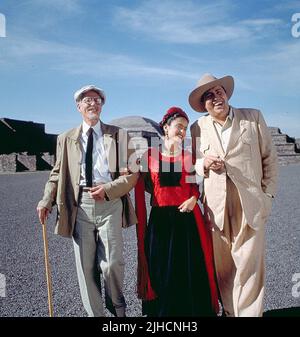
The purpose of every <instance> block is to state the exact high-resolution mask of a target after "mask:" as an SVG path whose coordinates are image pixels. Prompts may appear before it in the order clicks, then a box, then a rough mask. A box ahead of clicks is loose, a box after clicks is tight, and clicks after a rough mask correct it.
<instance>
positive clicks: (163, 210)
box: [143, 206, 215, 317]
mask: <svg viewBox="0 0 300 337" xmlns="http://www.w3.org/2000/svg"><path fill="white" fill-rule="evenodd" d="M145 253H146V257H147V262H148V268H149V275H150V280H151V285H152V287H153V289H154V291H155V293H156V294H157V298H156V299H155V300H153V301H143V314H145V315H148V316H155V317H172V316H173V317H175V316H194V317H195V316H198V317H200V316H214V315H215V313H214V311H213V309H212V304H211V295H210V288H209V281H208V276H207V272H206V267H205V261H204V256H203V252H202V247H201V243H200V239H199V234H198V229H197V224H196V220H195V217H194V214H193V212H191V213H182V212H180V211H179V210H178V208H177V206H166V207H152V209H151V213H150V218H149V222H148V227H147V231H146V237H145Z"/></svg>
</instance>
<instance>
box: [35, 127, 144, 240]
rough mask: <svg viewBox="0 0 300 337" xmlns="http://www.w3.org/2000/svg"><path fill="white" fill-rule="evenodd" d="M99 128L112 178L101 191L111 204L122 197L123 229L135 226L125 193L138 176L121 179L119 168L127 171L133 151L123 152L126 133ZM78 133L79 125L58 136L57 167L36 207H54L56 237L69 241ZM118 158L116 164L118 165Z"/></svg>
mask: <svg viewBox="0 0 300 337" xmlns="http://www.w3.org/2000/svg"><path fill="white" fill-rule="evenodd" d="M100 124H101V130H102V134H103V139H104V148H105V151H106V155H107V158H108V166H109V170H110V173H111V177H112V182H108V183H106V184H104V185H103V187H104V189H105V193H106V195H107V196H108V198H109V199H110V200H113V199H117V198H120V197H122V201H123V223H122V226H123V227H128V226H130V225H133V224H135V223H137V218H136V215H135V212H134V208H133V205H132V203H131V200H130V197H129V195H128V192H129V191H130V190H131V189H132V188H133V187H134V185H135V184H136V182H137V179H138V173H133V174H129V175H123V176H120V174H119V168H123V167H125V168H127V167H128V163H127V160H128V158H131V159H132V158H133V157H134V155H133V150H130V149H128V148H126V149H125V151H124V148H122V146H127V144H128V138H127V133H126V131H124V130H122V129H120V128H118V127H116V126H113V125H107V124H104V123H102V122H101V123H100ZM81 130H82V126H81V125H80V126H79V127H77V128H74V129H72V130H69V131H67V132H65V133H63V134H61V135H59V136H58V138H57V152H56V158H57V159H56V163H55V166H54V168H53V170H52V171H51V173H50V177H49V180H48V181H47V183H46V186H45V190H44V196H43V199H42V200H41V201H40V202H39V204H38V206H40V207H46V208H48V209H49V210H50V211H51V210H52V206H53V205H55V204H56V205H57V221H56V227H55V233H56V234H59V235H62V236H65V237H72V233H73V229H74V224H75V220H76V214H77V207H78V198H79V181H80V165H81V157H82V150H81V142H80V134H81ZM119 131H120V132H119ZM127 150H128V151H127ZM118 154H119V160H118V161H117V157H118ZM124 154H125V155H124Z"/></svg>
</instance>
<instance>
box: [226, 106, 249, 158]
mask: <svg viewBox="0 0 300 337" xmlns="http://www.w3.org/2000/svg"><path fill="white" fill-rule="evenodd" d="M232 109H233V116H234V117H233V123H232V129H231V134H230V138H229V143H228V146H227V151H226V153H225V156H226V155H227V154H228V152H229V151H230V150H232V149H233V148H234V147H235V144H236V142H237V141H238V140H239V138H240V137H241V135H242V134H243V133H244V132H245V131H246V130H247V127H246V125H245V121H244V120H243V119H242V118H241V117H242V115H241V111H240V110H238V109H235V108H232Z"/></svg>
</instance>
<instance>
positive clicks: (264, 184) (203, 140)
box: [191, 108, 278, 230]
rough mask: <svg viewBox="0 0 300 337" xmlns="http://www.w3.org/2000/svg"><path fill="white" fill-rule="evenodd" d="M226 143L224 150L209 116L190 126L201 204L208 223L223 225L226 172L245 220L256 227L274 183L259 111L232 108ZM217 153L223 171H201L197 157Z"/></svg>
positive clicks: (273, 158) (272, 157)
mask: <svg viewBox="0 0 300 337" xmlns="http://www.w3.org/2000/svg"><path fill="white" fill-rule="evenodd" d="M233 113H234V118H233V124H232V130H231V135H230V140H229V144H228V147H227V150H226V152H224V150H223V148H222V146H221V143H220V141H219V138H218V135H217V132H216V130H215V127H214V125H213V121H212V118H211V117H210V116H209V115H206V116H203V117H200V118H199V119H198V121H196V122H195V123H194V124H193V125H192V126H191V136H192V140H193V142H192V146H193V153H194V154H195V155H196V165H195V168H196V172H197V173H198V174H199V175H201V176H203V177H204V181H203V185H204V205H205V210H206V213H207V218H208V220H209V221H210V223H211V224H215V225H217V226H218V227H219V228H220V229H221V230H222V229H223V225H224V210H225V201H226V175H228V176H229V178H230V179H231V180H232V181H233V182H234V184H235V186H236V187H237V189H238V192H239V195H240V199H241V204H242V208H243V212H244V215H245V218H246V221H247V223H248V224H249V226H251V227H252V228H253V229H255V230H257V229H259V228H261V226H262V225H263V224H264V223H265V222H266V220H267V217H268V215H269V213H270V211H271V206H272V198H270V197H269V196H268V195H266V193H269V194H271V195H273V196H274V195H275V193H276V185H277V170H278V164H277V154H276V149H275V146H274V145H273V143H272V138H271V135H270V132H269V130H268V128H267V125H266V123H265V121H264V118H263V116H262V114H261V112H260V111H259V110H254V109H235V108H233ZM204 155H214V156H220V158H222V159H223V160H224V162H225V170H224V171H222V172H218V173H216V172H214V171H212V170H209V171H208V173H205V172H204V170H203V165H201V164H200V163H201V162H200V161H199V158H203V156H204Z"/></svg>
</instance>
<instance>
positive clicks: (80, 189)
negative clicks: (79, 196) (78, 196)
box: [79, 182, 105, 192]
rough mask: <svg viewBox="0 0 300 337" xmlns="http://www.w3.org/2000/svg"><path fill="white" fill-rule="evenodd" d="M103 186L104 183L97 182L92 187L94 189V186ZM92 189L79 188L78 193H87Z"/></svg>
mask: <svg viewBox="0 0 300 337" xmlns="http://www.w3.org/2000/svg"><path fill="white" fill-rule="evenodd" d="M103 184H105V183H104V182H103V183H101V182H99V183H97V184H93V186H92V187H95V186H98V185H103ZM92 187H87V186H79V192H89V191H90V189H91V188H92Z"/></svg>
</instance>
